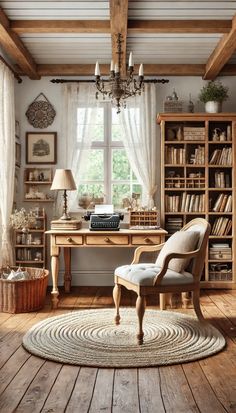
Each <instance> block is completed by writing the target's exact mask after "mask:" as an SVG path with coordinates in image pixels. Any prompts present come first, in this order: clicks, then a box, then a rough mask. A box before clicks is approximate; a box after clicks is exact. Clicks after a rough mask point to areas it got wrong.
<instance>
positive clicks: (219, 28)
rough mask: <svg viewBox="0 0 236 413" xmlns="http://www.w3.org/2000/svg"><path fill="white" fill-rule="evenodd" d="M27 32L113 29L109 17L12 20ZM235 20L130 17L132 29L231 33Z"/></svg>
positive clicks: (18, 29) (12, 25)
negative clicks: (143, 18)
mask: <svg viewBox="0 0 236 413" xmlns="http://www.w3.org/2000/svg"><path fill="white" fill-rule="evenodd" d="M10 28H11V30H13V31H14V32H15V33H17V34H23V33H110V32H111V29H110V21H109V20H11V21H10ZM231 28H232V21H231V20H128V27H127V30H128V33H144V34H145V33H229V32H230V30H231Z"/></svg>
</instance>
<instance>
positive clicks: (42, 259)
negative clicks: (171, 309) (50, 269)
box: [14, 208, 47, 267]
mask: <svg viewBox="0 0 236 413" xmlns="http://www.w3.org/2000/svg"><path fill="white" fill-rule="evenodd" d="M40 210H41V213H40V215H39V216H37V217H36V220H37V221H40V226H41V228H40V229H37V228H30V229H29V230H28V231H27V232H23V231H22V230H20V229H19V230H16V231H15V242H14V248H15V256H16V261H15V262H16V264H24V265H25V266H27V265H28V266H32V265H31V264H35V265H40V266H41V267H46V236H45V231H46V230H47V226H46V221H47V218H46V214H45V211H44V208H40ZM36 240H37V241H38V242H40V243H39V244H35V243H34V241H36ZM35 258H38V259H35Z"/></svg>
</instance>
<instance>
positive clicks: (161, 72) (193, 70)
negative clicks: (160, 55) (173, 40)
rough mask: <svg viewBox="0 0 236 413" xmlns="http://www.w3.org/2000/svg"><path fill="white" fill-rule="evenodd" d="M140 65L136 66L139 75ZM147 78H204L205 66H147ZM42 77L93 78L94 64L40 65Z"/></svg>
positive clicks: (107, 67)
mask: <svg viewBox="0 0 236 413" xmlns="http://www.w3.org/2000/svg"><path fill="white" fill-rule="evenodd" d="M138 70H139V65H135V66H134V73H135V74H136V75H137V74H138ZM144 70H145V76H203V74H204V70H205V65H202V64H196V65H192V64H184V65H182V64H178V65H175V64H145V65H144ZM37 71H38V74H39V75H40V76H93V75H94V64H81V65H80V64H40V65H38V66H37ZM100 71H101V75H102V76H106V75H109V73H110V65H108V64H101V65H100Z"/></svg>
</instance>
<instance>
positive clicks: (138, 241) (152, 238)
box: [132, 235, 161, 245]
mask: <svg viewBox="0 0 236 413" xmlns="http://www.w3.org/2000/svg"><path fill="white" fill-rule="evenodd" d="M160 243H161V237H160V235H132V244H133V245H154V244H155V245H157V244H160Z"/></svg>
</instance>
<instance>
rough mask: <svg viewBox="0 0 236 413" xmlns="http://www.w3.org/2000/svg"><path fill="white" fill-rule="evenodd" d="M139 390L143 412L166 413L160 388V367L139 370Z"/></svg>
mask: <svg viewBox="0 0 236 413" xmlns="http://www.w3.org/2000/svg"><path fill="white" fill-rule="evenodd" d="M138 391H139V403H140V411H141V413H152V412H155V411H156V412H158V413H165V408H164V405H163V400H162V394H161V389H160V374H159V369H157V368H156V369H151V368H142V369H139V370H138Z"/></svg>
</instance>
